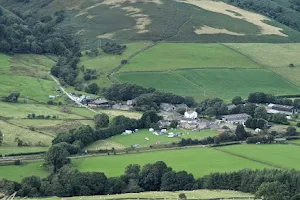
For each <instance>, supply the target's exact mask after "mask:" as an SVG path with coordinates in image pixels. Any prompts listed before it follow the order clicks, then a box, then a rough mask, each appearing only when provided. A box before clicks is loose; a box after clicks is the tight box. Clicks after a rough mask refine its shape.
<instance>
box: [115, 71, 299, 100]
mask: <svg viewBox="0 0 300 200" xmlns="http://www.w3.org/2000/svg"><path fill="white" fill-rule="evenodd" d="M117 78H118V79H119V80H120V81H121V82H129V83H135V84H139V85H142V86H144V87H154V88H156V89H158V90H160V91H163V92H172V93H175V94H179V95H183V96H193V97H194V98H195V99H197V100H203V99H206V98H209V97H219V98H222V99H224V100H227V101H229V100H231V99H232V98H233V97H234V96H242V97H244V98H245V97H247V96H248V95H249V93H251V92H256V91H260V92H266V93H271V94H274V95H279V94H298V93H299V89H298V88H297V87H296V86H294V85H292V84H290V83H289V82H287V81H286V80H284V79H282V78H281V77H279V76H277V75H276V74H275V73H273V72H270V71H267V70H261V69H198V70H176V71H173V72H132V73H119V74H117Z"/></svg>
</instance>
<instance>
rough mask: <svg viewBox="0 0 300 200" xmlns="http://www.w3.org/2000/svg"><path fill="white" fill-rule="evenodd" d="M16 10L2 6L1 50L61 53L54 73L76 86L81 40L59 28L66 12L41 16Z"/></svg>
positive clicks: (0, 8)
mask: <svg viewBox="0 0 300 200" xmlns="http://www.w3.org/2000/svg"><path fill="white" fill-rule="evenodd" d="M15 13H16V14H17V15H16V14H14V13H12V12H10V11H7V10H5V9H3V8H2V7H0V52H3V53H9V54H12V53H35V54H44V53H51V54H55V55H58V56H59V58H58V60H57V63H56V65H55V66H54V67H52V69H51V73H52V75H54V76H56V77H59V78H61V79H62V80H63V81H64V82H66V83H67V84H69V85H73V84H74V80H75V78H76V76H77V71H76V67H77V63H78V62H79V58H78V57H79V56H80V52H79V42H78V41H77V40H76V39H75V38H74V37H73V36H72V35H71V34H69V33H67V32H65V31H63V30H58V29H57V28H56V25H57V24H58V23H59V22H61V21H62V20H63V18H64V14H63V12H57V13H55V14H54V15H53V16H44V17H42V18H40V19H36V18H34V17H33V16H32V15H31V14H27V15H22V14H20V13H18V12H17V11H15Z"/></svg>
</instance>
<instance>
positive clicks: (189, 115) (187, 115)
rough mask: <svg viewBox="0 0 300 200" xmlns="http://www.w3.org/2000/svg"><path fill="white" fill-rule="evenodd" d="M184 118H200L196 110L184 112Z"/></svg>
mask: <svg viewBox="0 0 300 200" xmlns="http://www.w3.org/2000/svg"><path fill="white" fill-rule="evenodd" d="M184 118H185V119H197V118H198V113H197V112H196V111H194V112H187V111H186V112H185V113H184Z"/></svg>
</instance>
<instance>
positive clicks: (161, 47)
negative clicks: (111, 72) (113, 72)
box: [120, 43, 260, 72]
mask: <svg viewBox="0 0 300 200" xmlns="http://www.w3.org/2000/svg"><path fill="white" fill-rule="evenodd" d="M190 68H260V66H259V65H257V64H256V63H255V62H253V61H252V60H250V59H248V58H246V57H245V56H243V55H241V54H239V53H237V52H235V51H232V50H231V49H229V48H227V47H225V46H223V45H222V44H196V43H160V44H157V45H155V46H154V47H152V48H150V49H148V50H146V51H144V52H142V53H140V54H138V55H137V56H135V57H134V58H133V59H132V60H130V61H129V63H128V64H127V65H125V66H124V67H123V68H122V69H121V70H120V71H121V72H125V71H166V70H174V69H190Z"/></svg>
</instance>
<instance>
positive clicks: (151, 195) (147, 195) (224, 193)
mask: <svg viewBox="0 0 300 200" xmlns="http://www.w3.org/2000/svg"><path fill="white" fill-rule="evenodd" d="M181 193H184V194H185V195H186V196H187V199H216V198H222V199H224V200H226V199H232V198H234V199H236V200H241V199H245V198H247V199H248V200H251V199H253V198H254V197H253V195H252V194H247V193H241V192H236V191H228V190H193V191H176V192H141V193H128V194H118V195H101V196H87V197H71V198H59V197H52V198H45V199H44V198H43V200H81V199H85V200H99V199H107V200H109V199H112V200H113V199H156V198H157V199H163V198H164V199H178V196H179V194H181ZM239 198H241V199H239ZM28 200H40V199H31V198H29V199H28Z"/></svg>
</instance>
